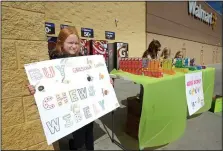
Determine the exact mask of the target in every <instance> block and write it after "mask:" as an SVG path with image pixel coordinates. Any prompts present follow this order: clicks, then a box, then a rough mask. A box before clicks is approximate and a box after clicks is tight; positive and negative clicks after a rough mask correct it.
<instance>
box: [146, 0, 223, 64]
mask: <svg viewBox="0 0 223 151" xmlns="http://www.w3.org/2000/svg"><path fill="white" fill-rule="evenodd" d="M198 4H201V8H202V9H204V10H206V11H207V12H208V13H210V12H212V13H215V11H214V10H213V9H212V8H210V7H209V6H208V5H207V4H206V3H205V2H197V5H198ZM146 7H147V10H146V11H147V13H146V14H147V23H146V24H147V27H146V31H147V46H148V45H149V43H150V42H151V40H152V39H157V40H159V41H160V42H161V45H162V48H164V47H169V48H170V49H171V55H172V57H174V55H175V53H176V52H177V51H179V50H182V51H183V52H184V53H185V54H186V56H188V57H191V58H192V57H194V58H195V59H196V63H198V64H201V63H204V64H215V63H221V62H222V59H221V58H222V57H221V55H222V41H221V38H222V35H221V33H222V20H221V16H220V15H219V14H217V22H216V26H215V27H214V29H212V27H211V26H209V25H208V24H206V23H204V22H202V21H201V20H198V19H195V18H194V17H193V16H191V15H189V13H188V12H189V11H188V2H187V1H185V2H147V6H146ZM201 50H203V55H202V53H201Z"/></svg>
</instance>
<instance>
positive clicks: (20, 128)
mask: <svg viewBox="0 0 223 151" xmlns="http://www.w3.org/2000/svg"><path fill="white" fill-rule="evenodd" d="M145 6H146V5H145V2H106V3H105V2H2V32H1V33H2V58H1V59H2V149H4V150H12V149H18V150H21V149H29V150H50V149H53V147H52V146H48V145H47V144H46V139H45V136H44V134H43V130H42V125H41V122H40V119H39V114H38V111H37V108H36V105H35V104H34V98H33V97H32V96H30V95H29V92H28V90H27V88H26V84H28V81H27V78H26V74H25V71H24V67H23V66H24V64H26V63H31V62H36V61H41V60H47V59H49V56H48V48H47V38H46V34H45V27H44V23H45V22H52V23H55V25H56V34H55V36H57V34H58V33H59V30H60V29H59V28H60V24H67V25H72V26H76V27H77V29H78V31H79V32H80V29H81V27H85V28H93V29H94V34H95V38H94V39H97V40H103V39H105V31H113V32H115V33H116V39H115V40H114V41H120V42H127V43H128V44H129V55H130V56H140V55H141V54H142V53H143V51H144V50H145V49H146V33H145V31H146V29H145V18H146V16H145ZM115 19H118V23H117V26H116V25H115ZM114 41H109V42H114Z"/></svg>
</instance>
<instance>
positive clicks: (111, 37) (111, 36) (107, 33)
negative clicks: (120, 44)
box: [105, 31, 115, 40]
mask: <svg viewBox="0 0 223 151" xmlns="http://www.w3.org/2000/svg"><path fill="white" fill-rule="evenodd" d="M105 39H109V40H115V32H111V31H105Z"/></svg>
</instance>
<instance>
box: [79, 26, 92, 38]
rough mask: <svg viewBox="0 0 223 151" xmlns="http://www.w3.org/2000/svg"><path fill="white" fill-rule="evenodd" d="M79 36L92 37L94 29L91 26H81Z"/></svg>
mask: <svg viewBox="0 0 223 151" xmlns="http://www.w3.org/2000/svg"><path fill="white" fill-rule="evenodd" d="M81 37H88V38H94V30H93V29H91V28H81Z"/></svg>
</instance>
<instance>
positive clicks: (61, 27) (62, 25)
mask: <svg viewBox="0 0 223 151" xmlns="http://www.w3.org/2000/svg"><path fill="white" fill-rule="evenodd" d="M66 27H68V25H64V24H61V25H60V29H64V28H66Z"/></svg>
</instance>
